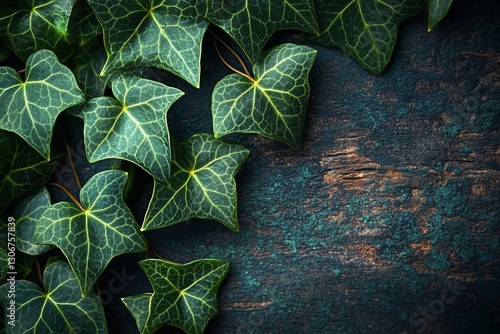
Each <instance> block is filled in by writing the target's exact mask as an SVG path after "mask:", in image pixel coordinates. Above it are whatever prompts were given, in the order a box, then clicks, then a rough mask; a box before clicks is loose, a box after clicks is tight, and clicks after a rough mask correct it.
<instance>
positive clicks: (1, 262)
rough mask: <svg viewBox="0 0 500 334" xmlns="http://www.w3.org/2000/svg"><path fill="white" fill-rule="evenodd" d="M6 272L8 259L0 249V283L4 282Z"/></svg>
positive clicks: (5, 253)
mask: <svg viewBox="0 0 500 334" xmlns="http://www.w3.org/2000/svg"><path fill="white" fill-rule="evenodd" d="M8 271H9V257H8V256H7V252H6V251H5V250H4V249H3V248H0V283H3V282H5V277H6V276H7V272H8Z"/></svg>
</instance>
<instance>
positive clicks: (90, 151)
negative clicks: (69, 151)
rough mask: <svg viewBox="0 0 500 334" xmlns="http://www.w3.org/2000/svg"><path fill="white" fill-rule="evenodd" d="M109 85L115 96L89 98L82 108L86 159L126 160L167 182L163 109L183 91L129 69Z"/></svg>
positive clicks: (166, 133) (168, 151)
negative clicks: (141, 76)
mask: <svg viewBox="0 0 500 334" xmlns="http://www.w3.org/2000/svg"><path fill="white" fill-rule="evenodd" d="M112 89H113V93H114V95H115V97H116V98H117V99H116V100H115V99H113V98H110V97H100V98H96V99H92V100H90V101H89V102H88V103H87V104H86V105H85V107H84V108H83V111H82V116H83V119H84V121H85V130H84V131H85V149H86V151H87V155H88V159H89V161H90V162H95V161H99V160H103V159H108V158H121V159H125V160H129V161H132V162H134V163H136V164H137V165H139V166H141V167H142V168H144V169H145V170H146V171H147V172H148V173H150V174H151V175H152V176H153V177H155V178H156V179H158V180H159V181H160V182H164V183H166V182H168V179H169V177H170V174H169V173H170V160H171V157H170V156H171V154H170V139H169V132H168V129H167V119H166V117H167V114H166V112H167V110H168V109H169V108H170V106H171V105H172V103H174V102H175V101H176V100H177V99H178V98H179V97H181V96H182V95H183V94H184V93H183V92H181V91H180V90H178V89H175V88H171V87H168V86H165V85H163V84H161V83H159V82H156V81H152V80H147V79H142V78H139V77H137V76H135V75H133V74H132V73H125V74H121V75H118V76H116V77H115V78H114V80H113V82H112Z"/></svg>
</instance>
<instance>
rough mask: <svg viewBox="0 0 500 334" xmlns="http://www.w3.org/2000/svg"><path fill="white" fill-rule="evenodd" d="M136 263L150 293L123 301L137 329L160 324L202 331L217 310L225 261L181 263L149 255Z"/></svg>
mask: <svg viewBox="0 0 500 334" xmlns="http://www.w3.org/2000/svg"><path fill="white" fill-rule="evenodd" d="M140 265H141V268H142V269H143V270H144V272H145V273H146V275H147V276H148V279H149V281H150V283H151V286H152V287H153V291H154V293H153V294H142V295H138V296H133V297H126V298H124V299H123V301H124V303H125V305H126V306H127V307H128V309H129V311H130V312H131V313H132V315H133V316H134V318H135V319H136V322H137V325H138V328H139V330H140V332H141V333H143V334H144V333H154V331H156V330H157V329H158V328H160V327H161V326H163V325H172V326H176V327H179V328H181V329H182V330H184V331H185V332H186V333H189V334H198V333H203V331H204V329H205V327H206V325H207V324H208V321H209V320H210V319H211V318H212V317H214V316H215V315H217V314H219V310H218V306H217V291H218V290H219V287H220V285H221V283H222V281H223V280H224V278H225V277H226V274H227V272H228V269H229V264H228V262H227V261H225V260H218V259H203V260H198V261H194V262H190V263H187V264H184V265H183V264H177V263H172V262H167V261H163V260H153V259H149V260H144V261H141V262H140ZM148 301H149V303H148ZM146 305H148V308H147V309H146V310H147V316H146V311H145V310H144V307H145V306H146Z"/></svg>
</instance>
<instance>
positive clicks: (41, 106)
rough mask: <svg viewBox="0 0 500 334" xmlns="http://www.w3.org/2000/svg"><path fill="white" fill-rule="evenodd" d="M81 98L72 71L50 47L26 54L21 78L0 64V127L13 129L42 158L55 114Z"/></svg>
mask: <svg viewBox="0 0 500 334" xmlns="http://www.w3.org/2000/svg"><path fill="white" fill-rule="evenodd" d="M83 101H84V95H83V93H82V91H80V89H79V88H78V86H77V84H76V80H75V77H74V76H73V73H72V72H71V71H70V69H69V68H67V67H66V66H64V65H62V64H61V63H59V60H58V59H57V57H56V55H55V54H54V53H53V52H52V51H49V50H40V51H37V52H36V53H34V54H32V55H31V56H30V57H29V58H28V62H27V63H26V80H25V81H23V80H22V79H21V77H20V76H19V74H17V72H16V71H15V70H14V69H13V68H11V67H0V110H2V113H1V114H0V128H1V129H4V130H8V131H12V132H15V133H17V134H18V135H19V136H21V138H23V139H24V140H26V141H27V142H28V143H29V144H30V145H31V146H33V148H34V149H36V150H37V151H38V152H40V154H41V155H43V156H44V157H45V158H46V159H49V157H50V140H51V138H52V129H53V127H54V123H55V121H56V118H57V116H58V115H59V113H60V112H61V111H63V110H64V109H66V108H69V107H71V106H74V105H77V104H79V103H82V102H83Z"/></svg>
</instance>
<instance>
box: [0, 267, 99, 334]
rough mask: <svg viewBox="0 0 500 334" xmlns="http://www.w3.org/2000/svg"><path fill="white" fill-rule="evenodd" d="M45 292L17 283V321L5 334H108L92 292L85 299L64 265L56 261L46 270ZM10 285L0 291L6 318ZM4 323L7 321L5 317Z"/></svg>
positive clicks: (26, 282) (33, 284)
mask: <svg viewBox="0 0 500 334" xmlns="http://www.w3.org/2000/svg"><path fill="white" fill-rule="evenodd" d="M43 285H44V288H45V289H44V290H42V289H40V287H39V286H38V285H36V284H35V283H33V282H30V281H25V280H18V281H16V297H15V301H16V321H15V326H10V325H8V333H12V334H17V333H81V334H86V333H88V334H98V333H99V334H101V333H107V326H106V319H105V317H104V310H103V308H102V305H101V303H100V301H99V299H98V298H97V296H96V295H95V294H94V293H93V292H92V291H91V292H89V293H88V294H86V295H85V296H84V297H82V296H81V295H80V293H79V292H80V291H79V290H80V289H79V286H78V281H77V279H76V277H75V274H74V273H73V272H72V271H71V268H70V267H69V265H68V264H67V263H66V262H63V261H57V262H54V263H51V264H50V265H48V266H47V267H46V268H45V271H44V275H43ZM9 288H10V284H9V283H6V284H4V285H2V286H1V287H0V302H1V303H2V304H3V307H4V310H5V311H6V312H5V314H8V313H9V312H7V307H8V306H9V304H10V299H9V298H8V291H9ZM5 321H6V322H7V323H8V322H9V321H10V319H9V318H8V317H7V316H6V317H5Z"/></svg>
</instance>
